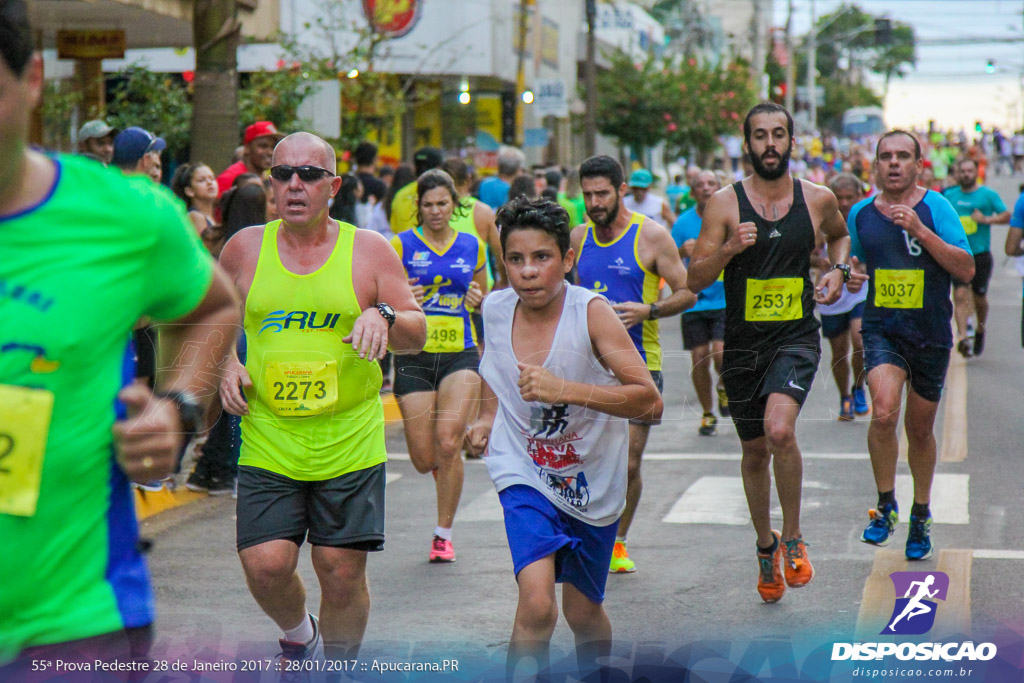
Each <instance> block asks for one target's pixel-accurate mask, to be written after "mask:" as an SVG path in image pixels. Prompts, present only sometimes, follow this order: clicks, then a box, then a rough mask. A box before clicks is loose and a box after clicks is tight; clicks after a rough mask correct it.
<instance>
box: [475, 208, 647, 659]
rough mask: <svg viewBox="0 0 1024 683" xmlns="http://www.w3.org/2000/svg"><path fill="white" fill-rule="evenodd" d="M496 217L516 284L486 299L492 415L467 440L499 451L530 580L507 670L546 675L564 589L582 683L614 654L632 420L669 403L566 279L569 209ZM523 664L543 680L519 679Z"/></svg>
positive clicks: (518, 548)
mask: <svg viewBox="0 0 1024 683" xmlns="http://www.w3.org/2000/svg"><path fill="white" fill-rule="evenodd" d="M496 220H497V223H498V226H499V228H500V230H501V246H502V252H503V254H504V261H505V268H506V271H507V273H508V279H509V283H510V284H511V286H512V287H511V289H505V290H499V291H497V292H494V293H492V295H491V296H490V297H488V298H487V299H485V302H484V308H483V314H484V331H485V335H486V342H485V344H484V348H485V352H484V356H483V359H482V360H481V363H480V374H481V376H482V377H483V380H484V381H483V383H482V385H483V386H482V394H481V409H480V416H479V418H478V420H477V422H476V423H475V424H473V425H472V426H471V427H470V428H469V433H468V436H469V442H470V445H471V447H472V448H473V450H474V451H475V452H477V453H483V452H485V451H486V457H485V459H484V462H485V463H486V465H487V469H488V472H489V473H490V475H491V478H492V479H493V480H494V485H495V488H496V489H497V490H498V496H499V498H500V500H501V504H502V508H503V510H504V514H505V530H506V534H507V536H508V541H509V549H510V550H511V552H512V560H513V564H514V568H515V572H516V581H517V582H518V584H519V605H518V608H517V610H516V618H515V623H514V625H513V628H512V638H511V642H510V643H509V652H508V660H507V664H506V666H507V673H508V675H509V676H510V677H515V676H521V675H524V674H526V675H532V674H538V673H541V672H542V671H543V670H544V669H545V668H546V667H547V661H548V649H549V644H550V640H551V634H552V632H553V631H554V629H555V624H556V622H557V620H558V606H557V603H556V602H555V591H554V584H555V583H563V584H564V585H563V588H562V610H563V612H564V613H565V618H566V621H568V622H569V627H570V628H571V629H572V631H573V634H574V636H575V640H576V647H577V659H578V662H579V666H580V670H581V675H582V674H585V673H586V671H589V670H592V669H595V668H596V667H597V664H596V658H597V657H599V656H604V655H607V654H609V652H610V644H611V637H612V629H611V622H610V621H609V620H608V615H607V614H606V613H605V611H604V607H603V606H602V602H603V600H604V587H605V582H606V581H607V578H608V563H609V561H610V560H611V554H612V547H613V545H614V542H615V533H616V530H617V523H618V518H619V515H620V514H621V513H622V508H623V507H624V505H625V494H626V464H627V457H628V453H627V449H628V438H629V437H628V425H627V420H628V419H637V418H640V419H657V418H659V417H660V416H661V412H662V407H663V406H662V401H661V397H660V395H659V393H658V390H657V388H656V387H655V385H654V381H653V380H652V379H651V375H650V372H648V371H647V368H646V366H645V364H644V361H643V359H642V358H641V357H640V354H639V353H638V352H637V350H636V348H635V347H634V346H633V343H632V341H631V340H630V338H629V334H628V333H627V332H626V330H625V328H624V327H623V326H622V324H621V323H620V322H619V320H618V318H617V317H616V315H615V312H614V311H613V310H612V307H611V305H610V304H609V303H608V301H607V300H606V299H604V297H602V296H600V295H597V294H594V293H592V292H590V291H588V290H585V289H583V288H580V287H576V286H574V285H571V284H569V283H568V282H567V281H566V280H565V276H566V274H567V273H568V272H569V271H570V270H571V268H572V265H573V262H574V259H575V254H573V251H572V249H571V248H570V247H569V216H568V214H567V213H566V212H565V209H563V208H562V207H560V206H559V205H558V204H555V203H553V202H551V201H549V200H545V199H541V200H528V199H525V198H523V199H520V200H516V201H514V202H512V203H511V204H510V205H508V206H507V207H505V208H503V209H501V210H500V211H499V212H498V215H497V217H496ZM539 596H544V597H543V598H541V597H539ZM520 662H522V663H523V664H526V663H527V662H531V663H532V664H533V665H534V666H536V667H537V668H536V671H530V672H524V671H519V672H517V671H516V666H517V664H519V663H520Z"/></svg>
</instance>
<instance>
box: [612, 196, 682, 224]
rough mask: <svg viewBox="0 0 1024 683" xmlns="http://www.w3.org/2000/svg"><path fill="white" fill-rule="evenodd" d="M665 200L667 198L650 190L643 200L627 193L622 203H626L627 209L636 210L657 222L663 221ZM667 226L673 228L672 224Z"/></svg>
mask: <svg viewBox="0 0 1024 683" xmlns="http://www.w3.org/2000/svg"><path fill="white" fill-rule="evenodd" d="M664 201H665V200H664V199H662V198H661V197H659V196H658V195H656V194H652V193H650V192H648V193H647V196H646V197H644V200H643V201H642V202H637V200H635V199H633V195H632V194H627V195H626V196H625V197H623V198H622V203H623V204H625V206H626V208H627V209H629V210H630V211H636V212H637V213H642V214H643V215H645V216H647V217H648V218H650V219H651V220H652V221H654V222H655V223H662V222H663V219H662V217H661V204H662V202H664ZM667 227H669V228H671V227H672V226H671V225H669V226H667Z"/></svg>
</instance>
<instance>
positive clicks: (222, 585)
mask: <svg viewBox="0 0 1024 683" xmlns="http://www.w3.org/2000/svg"><path fill="white" fill-rule="evenodd" d="M993 185H994V186H995V187H996V188H997V189H998V190H1000V191H1001V193H1002V194H1003V195H1004V198H1005V200H1006V202H1007V204H1008V205H1009V206H1012V203H1013V201H1014V200H1015V199H1016V183H1015V182H1013V183H1011V182H1010V181H1003V182H999V181H996V182H994V183H993ZM1004 236H1005V227H1003V228H995V229H994V234H993V240H992V242H993V247H994V248H993V253H994V254H995V255H996V272H995V276H994V278H993V283H992V286H991V289H990V302H991V314H990V322H989V333H988V341H987V346H986V351H985V353H984V355H983V356H982V357H980V358H976V359H971V360H969V361H967V362H966V363H964V362H963V361H962V359H960V358H959V356H956V355H954V359H953V363H952V366H951V369H950V377H949V381H948V383H947V391H946V393H945V395H944V398H943V403H942V405H941V406H940V409H939V417H938V421H937V424H936V434H937V435H938V436H939V437H940V463H939V466H938V470H937V480H936V489H935V494H934V500H933V512H934V516H935V526H934V527H933V532H932V537H933V540H934V542H935V544H936V547H937V548H938V550H937V551H936V553H935V556H934V557H933V558H932V559H931V560H928V561H925V562H921V563H914V564H913V565H908V563H907V562H906V561H905V560H904V559H903V553H902V550H903V543H904V541H905V538H906V523H905V521H904V522H903V523H901V525H900V527H899V529H898V531H897V533H896V536H895V538H894V541H893V543H892V544H890V546H889V547H888V548H887V549H882V550H879V549H875V548H873V547H871V546H867V545H864V544H862V543H860V542H859V541H858V538H859V535H860V533H861V531H862V529H863V528H864V525H865V524H866V522H867V510H868V508H870V507H873V506H874V504H875V491H874V485H873V480H872V476H871V468H870V464H869V461H868V456H867V445H866V434H867V427H868V420H867V419H865V418H858V419H857V420H856V421H855V422H852V423H840V422H837V421H836V419H835V415H836V413H837V412H838V402H839V399H838V394H837V392H836V390H835V388H834V386H833V384H832V380H831V377H830V374H829V372H828V367H829V363H830V358H829V353H828V352H827V348H828V346H827V344H823V348H824V349H826V351H825V353H824V355H823V361H822V367H821V369H820V370H819V372H818V376H817V379H816V381H815V385H814V387H813V389H812V391H811V393H810V397H809V399H808V402H807V405H806V406H805V409H804V411H803V413H802V416H801V420H800V423H799V426H798V440H799V443H800V446H801V449H802V451H803V453H804V456H805V460H804V505H803V523H802V526H803V531H804V536H805V538H806V539H807V540H808V542H809V544H810V548H809V555H810V558H811V560H812V561H813V563H814V567H815V569H816V577H815V579H814V580H813V582H811V583H810V584H809V585H808V586H806V587H803V588H800V589H790V590H789V591H787V593H786V595H785V597H784V598H783V600H782V601H781V602H779V603H777V604H774V605H765V604H763V603H762V602H761V600H760V598H759V597H758V595H757V593H756V591H755V582H756V573H757V567H756V562H755V558H754V534H753V530H752V527H751V526H750V524H749V519H747V518H746V511H745V503H744V501H743V497H742V487H741V483H740V478H739V475H740V472H739V453H740V446H739V440H738V438H737V437H736V434H735V431H734V430H733V428H732V425H731V423H730V422H729V421H728V420H724V421H723V422H722V424H720V426H719V433H718V435H717V436H714V437H700V436H698V435H697V425H698V418H699V410H697V409H696V408H695V407H694V406H696V399H695V395H694V392H693V389H692V386H691V384H690V380H689V377H688V369H689V355H688V354H687V353H685V352H683V351H682V350H681V339H680V333H679V324H678V320H679V319H678V318H673V319H669V320H666V321H663V323H662V342H663V345H664V348H665V349H666V367H665V387H666V390H665V399H666V411H665V419H664V423H663V424H662V425H661V426H660V427H657V428H655V429H654V430H653V431H652V434H651V439H650V443H649V445H648V449H647V454H648V458H647V459H646V461H645V463H644V470H643V472H644V483H645V488H644V494H643V499H642V501H641V504H640V508H639V511H638V513H637V518H636V521H635V523H634V525H633V529H632V531H631V532H630V536H629V548H630V554H631V556H632V557H633V558H634V559H635V560H636V562H637V566H638V571H637V572H636V573H635V574H632V575H613V576H611V577H609V581H608V590H607V602H606V607H607V611H608V613H609V615H610V617H611V620H612V624H613V628H614V632H615V639H616V647H615V657H613V661H612V665H613V666H614V667H615V668H616V669H617V670H618V671H620V672H621V673H620V674H619V675H620V676H624V677H625V678H623V680H625V679H626V678H629V679H636V678H639V677H640V676H642V675H646V676H648V677H650V678H652V679H653V680H681V679H682V676H683V671H684V669H683V667H684V666H685V667H688V668H689V669H690V672H691V673H690V675H691V678H690V680H709V681H710V680H819V679H820V680H826V679H829V678H831V680H855V677H856V674H853V673H851V672H850V670H849V667H850V666H852V665H851V664H847V668H846V669H844V670H843V671H842V672H839V671H838V670H837V671H835V672H833V673H832V674H831V675H830V674H829V673H828V671H827V669H828V667H830V666H831V663H828V662H826V661H825V660H827V659H828V653H827V650H828V648H830V647H831V645H830V644H831V643H832V642H834V641H843V642H847V641H854V640H857V639H859V640H862V641H863V640H865V639H868V640H879V637H878V636H877V634H878V633H879V631H880V629H881V628H882V627H883V626H884V624H885V621H884V620H885V619H887V618H888V617H889V616H890V613H891V611H892V607H893V604H894V600H895V598H896V597H899V596H895V595H894V588H893V584H892V583H891V582H890V581H889V579H888V574H889V573H890V572H892V571H905V570H914V571H943V572H945V573H947V574H948V575H949V577H950V589H949V595H948V596H947V599H946V600H945V601H944V602H943V603H942V604H941V605H940V608H939V611H938V615H937V617H936V622H935V626H934V628H933V630H932V632H931V633H930V634H929V635H928V636H927V637H928V638H932V639H934V638H937V637H939V636H950V637H957V638H959V639H960V640H965V639H968V634H969V637H970V638H973V640H974V641H976V642H982V641H984V640H986V639H991V640H994V641H999V642H1008V643H1016V646H1015V647H1014V652H1015V653H1016V654H1014V655H1013V657H1015V658H1017V657H1019V656H1020V654H1019V653H1020V643H1021V641H1022V638H1024V636H1022V635H1021V634H1024V619H1022V617H1021V605H1022V604H1024V581H1022V580H1021V578H1020V577H1021V572H1022V570H1024V551H1022V548H1024V525H1022V520H1024V499H1022V496H1021V495H1020V482H1021V479H1022V472H1024V469H1022V467H1021V464H1020V458H1021V454H1022V448H1021V441H1022V436H1024V429H1022V421H1021V419H1020V418H1019V413H1020V407H1021V405H1024V383H1022V382H1021V379H1020V378H1021V372H1020V370H1021V366H1022V362H1024V350H1022V348H1021V338H1020V315H1021V311H1020V308H1021V278H1020V277H1019V276H1018V275H1017V274H1016V272H1015V271H1014V270H1013V269H1012V264H1011V263H1008V262H1007V260H1006V259H1005V257H1003V256H1002V244H1003V239H1004ZM388 448H389V452H390V453H392V454H393V458H392V460H391V461H389V463H388V473H389V484H388V489H387V544H386V549H385V550H384V552H382V553H379V554H375V555H372V556H371V557H370V561H369V574H370V584H371V594H372V609H371V614H370V621H369V625H368V628H367V632H366V641H365V644H364V648H363V652H362V653H361V656H362V659H363V660H364V661H366V662H370V661H374V660H378V661H392V662H400V663H401V662H406V663H408V662H421V661H435V660H436V661H440V660H442V659H445V658H455V659H458V660H460V661H461V662H462V663H463V666H462V669H460V671H462V672H464V671H466V670H467V667H470V668H471V667H472V666H476V667H477V669H478V670H480V671H486V670H488V666H490V667H491V669H490V671H491V673H492V674H493V673H494V672H495V671H498V672H500V666H499V664H500V662H502V661H503V660H504V653H505V648H506V647H507V643H508V637H509V633H510V631H511V626H512V618H513V615H514V613H515V606H516V585H515V580H514V577H513V575H512V564H511V558H510V555H509V552H508V548H507V545H506V540H505V534H504V528H503V524H502V521H501V512H500V508H499V506H498V502H497V496H496V495H495V494H494V491H493V486H492V485H491V482H490V479H489V478H488V476H487V472H486V469H485V468H484V466H483V465H482V464H481V463H480V462H479V461H470V462H467V464H466V468H465V470H466V478H465V479H466V482H465V489H464V492H463V497H462V503H461V507H460V511H459V514H458V516H457V518H456V525H455V546H456V550H457V553H458V561H457V562H456V563H455V564H453V565H430V564H428V563H427V553H428V550H429V547H428V546H429V542H430V537H431V534H432V531H433V524H434V515H435V512H434V510H435V508H434V486H433V480H432V479H431V478H430V477H428V476H423V475H419V474H417V473H416V472H415V470H414V469H413V467H412V465H411V464H410V463H409V462H408V460H407V458H404V457H403V454H404V453H405V452H406V451H407V447H406V445H405V441H404V436H403V433H402V431H401V428H400V427H399V426H392V427H389V428H388ZM898 474H899V475H900V484H899V485H898V488H897V493H898V495H899V493H900V491H901V490H902V489H901V488H900V487H901V486H904V484H905V483H906V482H909V469H908V467H907V465H906V461H905V460H902V461H901V462H900V465H899V470H898ZM899 501H900V503H901V505H902V506H903V509H904V512H903V514H904V516H903V519H904V520H906V519H907V518H908V517H909V514H908V513H909V504H910V496H909V494H908V493H903V495H899ZM773 516H777V517H778V523H779V524H781V515H780V514H779V510H778V507H777V505H776V508H775V510H774V515H773ZM144 534H145V535H147V536H149V537H151V538H152V539H153V540H154V549H153V551H152V553H151V555H150V557H149V561H150V568H151V571H152V575H153V582H154V584H155V587H156V593H157V601H158V613H159V618H158V633H157V635H158V637H157V641H156V645H155V647H154V649H153V653H152V654H153V655H154V657H156V658H158V659H159V658H166V659H168V660H171V661H192V660H194V659H206V660H209V661H219V660H237V659H238V658H239V657H243V658H244V657H247V656H250V655H251V656H255V657H261V658H262V657H270V656H273V654H275V653H276V652H277V648H276V639H277V638H278V637H280V634H279V633H278V631H277V629H276V627H275V626H274V624H273V623H272V622H271V621H270V619H269V618H267V617H266V616H264V615H263V614H262V612H261V611H260V609H259V608H258V607H257V606H256V603H255V602H254V601H253V599H252V598H251V596H250V595H249V592H248V590H247V589H246V586H245V581H244V578H243V574H242V571H241V568H240V565H239V562H238V559H237V555H236V553H235V549H234V509H233V501H232V500H231V499H230V498H229V497H226V498H216V499H215V498H210V499H204V500H201V501H199V502H198V503H194V504H192V505H189V506H186V507H184V508H181V509H177V510H173V511H171V512H168V513H164V514H162V515H160V516H158V517H156V518H155V519H153V520H149V521H147V522H146V523H145V524H144ZM300 571H301V573H302V576H303V578H304V580H305V582H306V585H307V589H308V591H309V603H310V609H311V610H315V608H316V606H317V604H318V600H319V592H318V587H317V583H316V578H315V576H314V574H313V572H312V568H311V565H310V562H309V555H308V551H304V553H303V556H302V560H301V562H300ZM883 640H884V638H883ZM554 646H555V651H556V657H555V659H556V660H557V659H558V656H557V653H564V652H569V651H570V649H571V647H572V636H571V633H570V631H569V629H568V627H567V626H566V625H565V623H564V621H561V622H560V623H559V626H558V628H557V629H556V632H555V636H554ZM1007 647H1010V646H1009V645H1008V646H1007ZM822 648H824V650H823V649H822ZM672 653H674V654H672ZM822 653H824V655H823V654H822ZM1013 661H1014V662H1016V664H1014V666H1017V667H1019V666H1020V661H1019V659H1014V660H1013ZM467 663H471V664H467ZM361 665H362V664H360V666H361ZM815 667H818V668H815ZM819 669H820V670H819ZM737 673H738V674H740V678H738V679H737V678H734V677H733V676H734V674H737ZM396 675H398V674H396ZM404 675H406V674H401V676H404ZM460 675H463V674H460ZM410 676H411V677H410V678H409V680H413V679H416V674H410ZM424 676H425V677H433V676H427V675H426V674H424ZM435 676H436V674H435ZM955 678H957V677H956V676H953V677H952V679H955ZM424 679H425V678H424ZM974 679H975V680H977V679H978V674H975V676H974ZM985 679H986V680H996V679H995V678H992V677H990V676H985ZM193 680H197V679H196V678H195V676H193ZM210 680H226V679H222V678H219V677H216V676H215V677H214V678H211V679H210ZM237 680H242V679H241V678H239V679H237ZM403 680H404V679H403ZM888 680H916V679H914V678H913V677H911V678H906V679H899V678H890V679H888ZM931 680H937V679H936V678H932V679H931ZM1000 680H1002V679H1000ZM1014 680H1017V679H1014Z"/></svg>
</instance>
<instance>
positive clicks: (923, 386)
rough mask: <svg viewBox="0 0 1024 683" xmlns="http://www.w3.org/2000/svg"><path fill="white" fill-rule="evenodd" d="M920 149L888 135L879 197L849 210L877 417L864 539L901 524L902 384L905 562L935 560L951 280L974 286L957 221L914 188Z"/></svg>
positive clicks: (904, 137) (907, 137) (879, 164)
mask: <svg viewBox="0 0 1024 683" xmlns="http://www.w3.org/2000/svg"><path fill="white" fill-rule="evenodd" d="M922 166H923V162H922V159H921V145H920V143H919V142H918V141H917V138H915V137H914V136H913V135H911V134H910V133H907V132H905V131H901V130H894V131H890V132H888V133H886V134H885V135H883V136H882V138H881V139H880V140H879V141H878V148H877V150H876V152H875V177H876V178H877V179H878V184H879V187H880V188H881V193H880V194H878V195H877V196H875V197H873V198H869V199H865V200H863V201H862V202H860V203H858V204H857V205H855V206H854V207H853V209H851V210H850V217H849V230H850V239H851V242H852V249H853V253H854V255H855V257H857V258H861V259H863V260H864V263H865V264H866V265H867V268H868V276H869V277H870V280H869V283H870V285H869V290H868V298H867V302H866V303H867V305H866V306H865V308H864V323H863V326H862V328H861V333H862V336H863V338H864V367H865V370H866V371H867V373H868V388H869V389H870V390H871V401H872V404H873V412H872V414H871V426H870V427H869V428H868V453H869V454H870V455H871V468H872V469H873V470H874V474H875V485H876V486H877V487H878V507H877V508H875V509H873V510H871V511H870V516H871V522H870V523H869V524H868V527H867V528H866V529H865V530H864V533H863V534H862V535H861V540H862V541H864V542H865V543H871V544H873V545H879V546H882V545H885V544H887V543H888V542H889V538H890V537H891V536H892V534H893V530H894V528H895V525H896V522H897V520H898V508H897V505H896V494H895V489H896V459H897V457H898V455H899V441H898V437H897V432H896V428H897V425H898V423H899V418H900V403H901V401H902V396H903V387H904V385H909V386H908V387H907V404H906V413H905V416H904V423H905V427H906V432H907V445H908V450H907V460H908V461H909V464H910V471H911V473H912V474H913V477H914V501H913V507H912V508H911V510H910V530H909V533H908V535H907V546H906V555H907V559H910V560H924V559H927V558H929V557H931V555H932V541H931V535H930V529H931V525H932V515H931V512H930V510H929V507H928V504H929V502H930V501H931V487H932V479H933V477H934V475H935V435H934V433H933V427H934V425H935V413H936V412H937V411H938V408H939V398H940V397H941V395H942V385H943V382H944V381H945V379H946V368H947V367H948V366H949V350H950V349H951V348H952V347H953V334H952V330H951V329H950V325H949V320H950V317H951V316H952V315H953V305H952V303H951V302H950V300H949V290H950V286H951V284H952V278H956V279H957V280H960V281H961V282H970V280H971V279H972V278H973V277H974V257H973V256H972V255H971V247H970V244H969V243H968V241H967V235H966V233H965V232H964V228H963V225H962V224H961V223H960V218H959V217H958V216H957V213H956V210H955V209H954V208H953V207H952V205H951V204H950V203H949V201H947V200H946V198H945V197H943V196H942V195H941V194H938V193H937V192H932V191H931V190H926V189H925V188H923V187H919V186H918V184H917V178H918V175H919V174H920V173H921V169H922Z"/></svg>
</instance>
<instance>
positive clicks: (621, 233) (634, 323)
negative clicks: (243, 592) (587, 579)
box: [570, 156, 697, 574]
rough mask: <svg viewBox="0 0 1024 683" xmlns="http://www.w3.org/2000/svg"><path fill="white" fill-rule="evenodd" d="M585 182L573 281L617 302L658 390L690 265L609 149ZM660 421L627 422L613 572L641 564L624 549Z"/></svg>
mask: <svg viewBox="0 0 1024 683" xmlns="http://www.w3.org/2000/svg"><path fill="white" fill-rule="evenodd" d="M580 185H581V187H582V189H583V202H584V204H585V205H586V207H587V217H588V219H589V220H588V221H587V222H586V223H585V224H583V225H580V226H577V227H576V228H574V229H573V231H572V234H571V236H570V240H571V243H572V249H573V251H574V252H575V253H576V282H577V284H579V285H580V286H582V287H586V288H587V289H589V290H591V291H592V292H597V293H599V294H602V295H604V297H605V298H606V299H608V300H609V301H610V302H611V303H612V308H613V309H614V310H615V313H616V314H617V315H618V317H619V320H620V321H621V322H622V324H623V326H624V327H625V328H626V330H627V331H628V332H629V336H630V338H631V339H632V340H633V345H634V346H635V347H636V350H637V351H638V352H639V353H640V357H641V358H642V359H643V360H644V363H645V364H646V365H647V369H648V370H650V372H651V377H652V378H653V379H654V383H655V384H656V385H657V386H658V390H659V391H661V390H662V389H663V388H664V383H663V378H662V374H661V341H660V338H659V327H658V324H659V323H658V319H659V318H664V317H667V316H672V315H678V314H679V313H681V312H683V311H684V310H686V309H688V308H692V307H693V305H694V304H695V303H696V302H697V297H696V296H695V295H694V294H693V293H691V292H690V290H689V289H687V287H686V268H685V267H683V261H682V259H681V258H680V257H679V251H678V250H677V249H676V245H675V242H673V241H672V235H671V234H670V233H669V231H668V229H666V228H665V226H663V225H661V224H660V223H656V222H655V221H653V220H651V218H650V217H647V216H644V215H643V214H640V213H636V212H633V211H628V210H627V209H626V205H625V202H624V198H625V194H626V183H625V177H624V175H623V173H622V166H620V165H619V162H617V161H616V160H615V159H612V158H611V157H609V156H595V157H590V158H589V159H587V160H585V161H584V162H583V163H582V164H580ZM662 279H664V281H665V283H666V284H667V285H668V286H669V288H670V289H671V290H672V294H670V295H669V296H667V297H665V298H664V299H662V298H660V296H661V292H660V285H661V280H662ZM657 423H658V421H650V420H630V422H629V469H628V471H627V477H628V480H629V483H628V486H627V488H626V509H625V510H623V512H622V518H621V519H620V520H619V533H618V536H616V538H615V547H614V549H613V551H612V561H611V565H610V567H609V571H611V572H612V573H613V574H629V573H632V572H634V571H636V563H635V562H633V560H632V559H630V557H629V553H628V552H627V550H626V534H627V532H628V531H629V526H630V524H631V523H632V522H633V514H634V513H635V512H636V508H637V505H638V504H639V502H640V493H641V491H642V489H643V483H642V481H641V478H640V462H641V459H642V458H643V453H644V448H646V446H647V437H648V435H649V434H650V431H651V425H653V424H657Z"/></svg>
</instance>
